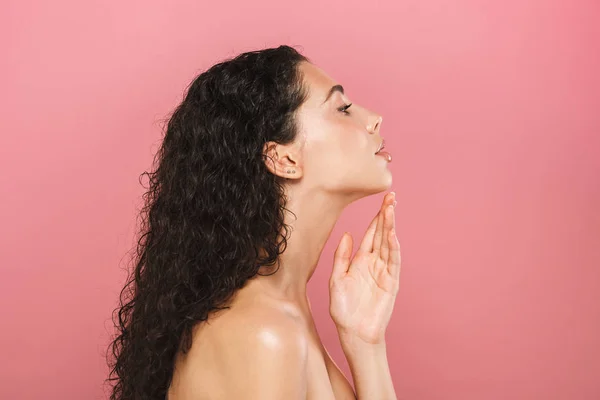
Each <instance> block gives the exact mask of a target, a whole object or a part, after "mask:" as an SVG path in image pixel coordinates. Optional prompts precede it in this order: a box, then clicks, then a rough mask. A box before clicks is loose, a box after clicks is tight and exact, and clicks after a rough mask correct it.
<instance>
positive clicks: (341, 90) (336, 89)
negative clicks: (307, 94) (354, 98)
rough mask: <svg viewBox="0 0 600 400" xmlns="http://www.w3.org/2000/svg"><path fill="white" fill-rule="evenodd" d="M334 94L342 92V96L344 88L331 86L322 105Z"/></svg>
mask: <svg viewBox="0 0 600 400" xmlns="http://www.w3.org/2000/svg"><path fill="white" fill-rule="evenodd" d="M334 92H342V94H344V87H343V86H342V85H334V86H332V87H331V89H329V93H327V97H325V101H323V104H325V103H327V100H329V98H330V97H331V95H332V94H333V93H334Z"/></svg>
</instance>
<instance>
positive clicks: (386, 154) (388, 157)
mask: <svg viewBox="0 0 600 400" xmlns="http://www.w3.org/2000/svg"><path fill="white" fill-rule="evenodd" d="M375 155H376V156H382V157H384V158H385V159H386V160H387V161H388V162H392V155H391V154H390V153H388V152H387V151H380V152H378V153H375Z"/></svg>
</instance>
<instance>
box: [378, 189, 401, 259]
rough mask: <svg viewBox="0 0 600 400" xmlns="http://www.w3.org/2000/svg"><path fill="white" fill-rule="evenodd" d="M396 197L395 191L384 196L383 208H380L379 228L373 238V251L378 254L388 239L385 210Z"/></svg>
mask: <svg viewBox="0 0 600 400" xmlns="http://www.w3.org/2000/svg"><path fill="white" fill-rule="evenodd" d="M395 197H396V195H395V193H394V192H390V193H388V194H386V195H385V197H384V198H383V204H382V205H381V209H380V210H379V214H378V216H379V219H378V222H377V229H376V231H375V238H374V239H373V253H375V254H377V255H379V252H380V251H381V244H382V243H383V241H384V239H385V240H387V238H386V236H385V232H384V222H385V210H386V207H387V206H388V205H390V204H392V203H393V202H394V198H395Z"/></svg>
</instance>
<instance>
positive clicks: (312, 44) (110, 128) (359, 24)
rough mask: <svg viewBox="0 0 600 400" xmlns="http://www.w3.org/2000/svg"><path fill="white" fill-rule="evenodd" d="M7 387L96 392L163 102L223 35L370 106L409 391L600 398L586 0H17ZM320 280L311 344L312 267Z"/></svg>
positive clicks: (208, 60)
mask: <svg viewBox="0 0 600 400" xmlns="http://www.w3.org/2000/svg"><path fill="white" fill-rule="evenodd" d="M2 9H3V11H2V13H1V15H0V44H1V45H2V46H1V48H2V58H1V62H0V72H1V73H0V80H1V81H0V87H1V88H2V100H1V101H2V104H1V107H0V110H1V113H2V115H1V118H0V121H1V122H0V123H1V124H2V146H1V147H0V148H1V150H0V171H1V172H0V190H1V192H2V194H1V196H0V198H1V203H0V205H1V207H0V220H1V221H2V227H3V228H2V230H1V231H0V235H1V237H0V246H1V248H0V273H1V275H0V311H1V316H0V318H2V323H3V325H2V329H1V330H0V355H1V356H0V357H1V359H2V362H1V363H0V398H2V399H102V398H106V395H105V394H104V393H103V391H102V386H101V384H102V380H103V379H104V378H105V376H106V367H105V364H104V359H103V358H102V357H103V355H104V351H105V346H106V344H107V338H108V332H109V331H110V329H111V323H110V313H111V310H112V309H113V308H114V306H115V301H116V296H117V294H118V291H119V290H120V287H121V284H122V281H123V279H124V273H123V272H122V270H121V269H120V268H123V267H124V266H125V265H126V260H127V258H126V254H125V253H126V251H127V250H129V249H130V248H131V246H132V244H133V234H134V223H135V215H136V214H135V213H136V208H137V207H138V206H139V200H140V199H139V196H140V195H141V193H142V188H141V186H140V185H139V183H138V175H139V174H140V173H141V172H142V171H143V170H144V169H146V168H147V167H148V166H149V165H150V162H151V156H152V154H153V153H154V151H155V150H156V148H157V140H158V139H159V137H160V119H161V118H163V117H165V116H166V114H167V113H168V112H169V111H170V110H171V108H172V107H173V106H174V105H175V104H176V103H177V102H178V101H179V100H180V99H181V96H182V93H183V90H184V88H185V86H186V85H187V84H188V83H189V82H190V80H191V79H192V78H193V77H194V76H195V75H196V74H197V73H198V72H200V71H201V70H203V69H204V68H207V67H208V66H210V65H212V64H213V63H214V62H216V61H217V60H219V59H220V58H224V57H228V56H231V55H234V54H237V53H239V52H242V51H246V50H251V49H254V48H261V47H271V46H276V45H279V44H282V43H286V44H291V45H301V46H302V47H301V48H300V49H301V50H303V51H304V52H305V53H306V54H307V55H308V56H309V57H311V58H313V59H314V60H315V61H316V62H317V64H319V65H320V66H321V67H322V68H323V69H325V70H326V71H327V72H328V73H329V74H330V75H331V76H333V77H334V78H335V79H337V80H338V81H340V82H342V83H343V84H344V86H345V87H346V88H347V90H348V93H349V95H350V97H351V99H353V100H354V101H356V102H359V103H361V104H364V105H365V106H367V107H369V108H371V109H373V110H376V111H378V112H380V113H381V114H382V115H383V116H384V124H383V126H382V134H383V135H384V137H385V138H386V142H387V143H388V147H389V148H390V149H391V151H392V152H393V154H394V161H393V163H392V166H391V168H392V171H393V173H394V185H393V189H394V190H395V191H396V192H397V193H398V203H399V204H398V207H397V214H398V218H397V224H398V232H399V236H400V241H401V244H402V250H403V261H404V264H403V271H402V276H401V290H400V293H399V297H398V300H397V306H396V310H395V314H394V316H393V319H392V322H391V324H390V326H389V328H388V334H389V336H388V342H389V343H388V348H389V360H390V364H391V365H390V367H391V371H392V374H393V376H394V382H395V385H396V389H397V392H398V395H399V398H400V399H406V400H434V399H443V400H454V399H460V400H470V399H473V400H475V399H478V400H479V399H485V400H495V399H514V400H518V399H528V400H530V399H578V400H585V399H589V400H592V399H599V398H600V113H599V111H600V94H599V93H600V73H599V71H600V55H599V52H600V46H599V45H598V42H599V40H600V28H599V25H598V24H597V21H598V17H599V16H600V15H599V13H600V3H598V2H597V1H592V0H590V1H583V0H580V1H567V0H563V1H550V0H539V1H533V0H530V1H503V2H501V1H491V0H488V1H474V0H459V1H447V0H427V1H416V0H405V1H391V0H388V1H368V2H357V1H354V2H341V1H328V2H324V3H323V2H320V1H317V0H307V2H305V3H299V2H294V5H293V6H292V3H291V2H287V3H286V2H279V1H266V0H264V1H260V2H256V1H255V2H242V1H239V2H238V4H236V5H235V6H232V5H231V4H227V2H214V3H212V4H208V3H207V2H199V1H197V2H192V1H187V2H184V1H171V2H162V1H152V0H145V1H129V2H106V1H99V0H96V1H89V0H88V1H65V0H63V1H60V2H56V1H54V2H46V1H17V0H13V1H8V2H6V1H5V2H3V4H2ZM380 200H381V196H374V197H373V198H367V199H364V200H361V201H360V202H358V203H356V204H353V205H352V206H351V207H350V209H348V210H347V212H346V213H344V215H343V217H342V219H341V220H340V222H339V224H338V226H337V227H336V229H335V231H334V232H333V235H332V240H331V242H330V243H329V245H328V246H327V247H326V249H325V252H324V254H323V258H322V262H321V265H320V266H319V269H318V270H317V272H316V273H315V275H314V281H313V282H311V284H310V286H309V289H310V296H311V298H312V299H313V301H312V303H313V308H314V311H315V314H316V315H315V316H316V318H317V324H318V327H319V330H320V332H321V334H322V337H323V340H324V342H325V344H326V346H327V347H328V348H329V349H330V352H331V354H332V356H333V357H334V358H335V359H336V360H337V361H338V363H339V364H340V366H341V367H342V368H343V370H344V371H345V372H346V373H348V369H347V365H346V363H345V361H344V359H343V357H342V353H341V352H340V349H339V346H338V344H337V341H336V340H337V337H336V336H335V331H334V330H333V325H332V323H331V322H330V320H329V316H328V310H327V301H328V292H327V279H328V277H329V271H330V268H331V259H332V255H333V250H334V247H335V245H336V244H337V241H338V240H339V238H340V236H341V234H342V233H343V231H344V230H350V231H351V232H352V233H353V235H354V237H355V238H357V237H362V233H363V231H364V229H365V228H366V225H367V224H368V221H369V220H370V218H371V216H372V214H373V212H374V210H375V209H376V207H377V206H378V204H379V202H380Z"/></svg>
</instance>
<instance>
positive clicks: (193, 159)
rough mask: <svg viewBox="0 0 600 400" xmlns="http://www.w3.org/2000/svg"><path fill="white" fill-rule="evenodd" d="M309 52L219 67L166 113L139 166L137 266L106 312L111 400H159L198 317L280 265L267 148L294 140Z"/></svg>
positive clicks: (269, 54)
mask: <svg viewBox="0 0 600 400" xmlns="http://www.w3.org/2000/svg"><path fill="white" fill-rule="evenodd" d="M308 60H309V59H308V58H307V57H305V56H303V55H301V54H300V53H299V52H298V51H297V50H295V49H294V48H292V47H289V46H285V45H282V46H279V47H277V48H270V49H263V50H258V51H251V52H246V53H242V54H240V55H238V56H236V57H235V58H231V59H228V60H226V61H223V62H220V63H218V64H215V65H214V66H212V67H211V68H210V69H208V70H207V71H206V72H203V73H202V74H200V75H198V76H197V77H196V78H195V79H194V80H193V81H192V83H191V84H190V85H189V86H188V88H187V93H186V95H185V96H184V99H183V101H182V103H181V104H179V105H178V106H177V107H176V108H175V110H174V111H173V113H172V114H171V116H170V118H169V119H168V123H167V128H166V132H165V133H164V138H163V140H162V142H161V147H160V148H159V150H158V151H157V153H156V155H155V158H154V166H155V168H154V169H153V170H152V171H151V172H147V171H146V172H144V173H142V175H141V176H144V175H146V176H147V177H148V179H149V187H148V190H147V191H146V192H145V193H144V195H143V198H144V207H143V208H142V210H141V213H140V216H141V218H140V219H141V221H142V226H141V231H140V234H139V239H138V241H137V246H136V256H135V259H134V261H135V267H134V268H133V270H132V271H131V273H130V274H128V278H127V281H126V284H125V287H124V288H123V290H122V291H121V294H120V296H119V306H118V307H117V308H116V309H115V310H114V312H113V322H114V324H115V327H116V328H117V334H116V335H115V337H114V340H112V341H111V343H110V345H109V348H108V352H107V359H108V364H109V367H110V374H109V377H108V379H107V380H106V381H107V382H111V383H113V384H112V385H111V386H112V390H111V395H110V399H111V400H142V399H143V400H152V399H157V400H158V399H160V400H164V399H165V396H166V393H167V390H168V387H169V384H170V382H171V378H172V373H173V366H174V360H175V356H176V355H177V352H178V351H182V352H183V353H187V351H188V350H189V348H190V347H191V344H192V343H191V339H192V328H193V327H194V325H195V324H197V323H199V322H202V321H205V320H206V319H207V318H208V315H209V313H211V312H213V311H215V310H219V309H223V308H229V307H228V306H227V303H228V301H229V300H230V299H231V298H232V296H233V294H234V292H235V291H236V290H238V289H240V288H241V287H243V286H244V285H245V284H246V282H247V281H248V280H249V279H251V278H252V277H254V276H255V275H257V274H258V273H259V272H258V271H259V268H260V267H261V266H267V267H272V266H274V265H275V264H277V261H278V259H279V255H280V254H281V253H283V251H284V250H285V248H286V239H287V238H288V233H289V227H288V226H286V225H285V223H284V213H285V212H286V211H289V210H287V209H286V208H285V205H286V198H285V194H284V185H283V181H282V180H281V178H280V177H278V176H276V175H274V174H272V173H270V171H269V170H268V169H267V167H266V166H265V162H264V160H265V155H264V154H263V147H264V145H265V143H267V142H268V141H274V142H277V143H281V144H287V143H290V142H292V141H293V140H294V139H295V138H296V135H297V131H298V125H297V120H296V118H295V116H296V110H297V109H298V108H299V107H300V106H301V105H302V103H303V102H304V101H305V100H306V98H307V95H308V92H307V90H306V87H305V86H304V85H303V80H302V77H301V73H300V72H299V69H298V64H299V63H300V62H301V61H308ZM141 176H140V177H141ZM276 271H277V270H275V271H274V272H276ZM274 272H273V273H274Z"/></svg>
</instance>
